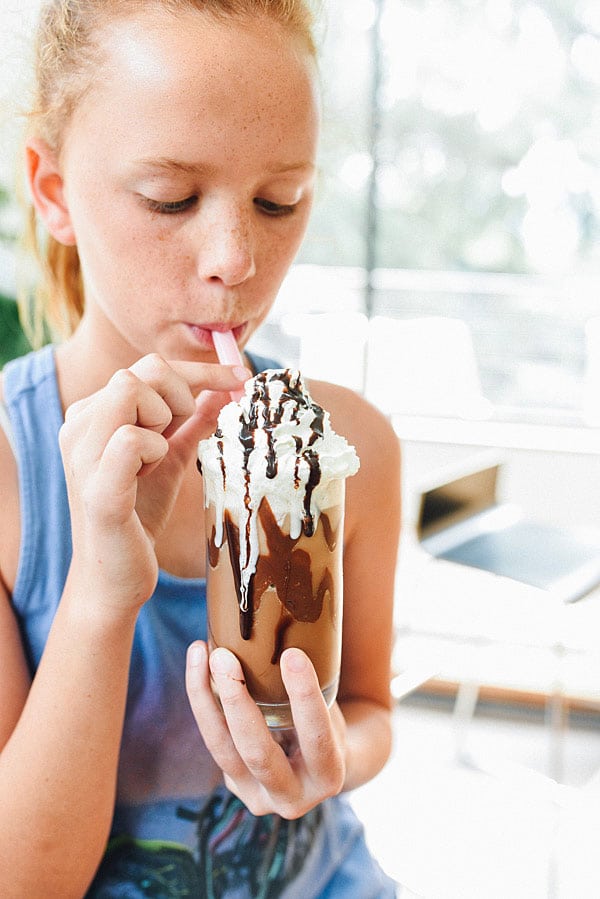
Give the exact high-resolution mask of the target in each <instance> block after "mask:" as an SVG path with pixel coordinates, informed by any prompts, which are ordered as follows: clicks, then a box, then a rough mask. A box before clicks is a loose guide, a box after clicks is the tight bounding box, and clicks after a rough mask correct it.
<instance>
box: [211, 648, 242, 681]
mask: <svg viewBox="0 0 600 899" xmlns="http://www.w3.org/2000/svg"><path fill="white" fill-rule="evenodd" d="M210 670H211V672H212V674H220V675H229V676H230V677H231V676H232V675H234V674H235V673H236V671H235V659H234V658H233V656H232V655H231V653H230V652H228V651H227V650H226V649H215V650H214V652H212V653H211V656H210Z"/></svg>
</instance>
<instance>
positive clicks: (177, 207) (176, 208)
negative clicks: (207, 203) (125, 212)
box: [144, 196, 198, 215]
mask: <svg viewBox="0 0 600 899" xmlns="http://www.w3.org/2000/svg"><path fill="white" fill-rule="evenodd" d="M197 201H198V197H196V196H193V197H186V199H185V200H177V201H176V202H174V203H162V202H160V200H151V199H150V198H149V197H144V203H145V205H146V206H147V208H148V209H149V210H150V212H158V213H160V214H161V215H177V213H180V212H187V210H188V209H191V208H192V206H195V205H196V203H197Z"/></svg>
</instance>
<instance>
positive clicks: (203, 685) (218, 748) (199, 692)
mask: <svg viewBox="0 0 600 899" xmlns="http://www.w3.org/2000/svg"><path fill="white" fill-rule="evenodd" d="M185 684H186V690H187V694H188V699H189V701H190V706H191V708H192V713H193V715H194V718H195V719H196V724H197V725H198V729H199V731H200V733H201V735H202V738H203V740H204V743H205V745H206V748H207V749H208V751H209V752H210V754H211V755H212V757H213V758H214V760H215V762H216V763H217V765H218V766H219V768H221V770H222V771H223V772H224V773H226V774H228V775H230V776H232V777H235V778H239V777H241V776H243V775H244V774H245V773H246V766H245V765H244V763H243V762H242V760H241V758H240V756H239V753H238V751H237V749H236V748H235V745H234V743H233V740H232V738H231V734H230V733H229V728H228V727H227V722H226V720H225V716H224V714H223V711H222V709H221V707H220V705H219V703H218V701H217V699H216V698H215V695H214V693H213V689H212V686H211V683H210V674H209V668H208V650H207V646H206V643H203V642H202V641H201V640H197V641H196V642H195V643H192V645H191V646H190V647H189V648H188V652H187V660H186V670H185Z"/></svg>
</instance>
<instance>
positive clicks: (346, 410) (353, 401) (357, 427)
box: [309, 380, 400, 464]
mask: <svg viewBox="0 0 600 899" xmlns="http://www.w3.org/2000/svg"><path fill="white" fill-rule="evenodd" d="M309 389H310V392H311V395H312V397H313V399H314V400H315V401H316V402H317V403H318V404H319V405H320V406H322V407H323V408H324V409H325V410H326V411H327V412H329V414H330V416H331V424H332V427H333V429H334V431H336V432H337V433H338V434H341V435H343V436H344V437H345V438H346V439H347V440H348V442H349V443H352V444H353V445H354V446H355V447H356V449H357V452H359V455H360V451H361V450H362V451H363V454H364V455H365V456H366V461H371V457H375V459H378V460H379V461H380V462H390V463H391V462H393V461H396V462H398V464H399V461H400V441H399V439H398V436H397V435H396V432H395V431H394V428H393V427H392V424H391V422H390V420H389V418H388V416H387V415H384V413H383V412H381V411H380V410H379V409H377V408H376V407H375V406H374V405H373V404H372V403H370V402H368V400H366V399H365V398H364V397H362V396H360V394H358V393H355V391H353V390H350V389H348V388H347V387H341V386H340V385H339V384H330V383H328V382H326V381H313V380H310V381H309ZM362 461H363V460H362V459H361V462H362Z"/></svg>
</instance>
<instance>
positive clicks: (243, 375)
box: [231, 365, 252, 382]
mask: <svg viewBox="0 0 600 899" xmlns="http://www.w3.org/2000/svg"><path fill="white" fill-rule="evenodd" d="M231 370H232V372H233V374H234V375H235V376H236V378H237V379H238V381H242V382H243V381H247V380H248V379H249V378H251V377H252V372H251V371H250V370H249V369H248V368H244V367H243V366H242V365H234V366H233V368H232V369H231Z"/></svg>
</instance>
